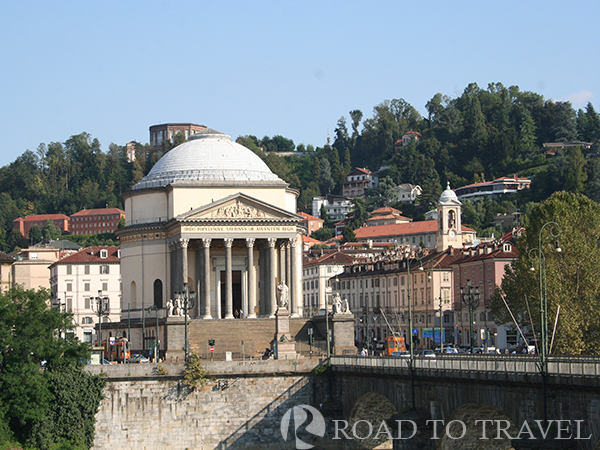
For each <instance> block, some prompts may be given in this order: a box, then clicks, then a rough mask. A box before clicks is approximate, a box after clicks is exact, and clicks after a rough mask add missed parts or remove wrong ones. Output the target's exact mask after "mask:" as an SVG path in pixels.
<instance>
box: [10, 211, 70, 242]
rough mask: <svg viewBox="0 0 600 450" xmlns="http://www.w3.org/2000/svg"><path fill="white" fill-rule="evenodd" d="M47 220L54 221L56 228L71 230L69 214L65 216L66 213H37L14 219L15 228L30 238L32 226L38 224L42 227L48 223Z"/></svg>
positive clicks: (65, 230)
mask: <svg viewBox="0 0 600 450" xmlns="http://www.w3.org/2000/svg"><path fill="white" fill-rule="evenodd" d="M46 220H50V221H52V222H54V225H56V228H58V229H59V230H60V231H61V232H62V233H68V232H69V216H65V215H64V214H36V215H31V216H25V217H24V218H23V217H19V218H17V219H15V220H13V229H15V230H19V231H20V232H21V234H22V235H23V236H25V237H27V238H28V237H29V230H31V227H33V226H34V225H37V226H38V227H40V229H41V228H42V227H43V226H44V224H45V223H46Z"/></svg>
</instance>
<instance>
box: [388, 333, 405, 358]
mask: <svg viewBox="0 0 600 450" xmlns="http://www.w3.org/2000/svg"><path fill="white" fill-rule="evenodd" d="M395 351H406V345H404V338H403V337H400V336H390V337H386V338H385V346H384V350H383V352H384V353H383V354H384V355H385V356H391V355H392V352H395Z"/></svg>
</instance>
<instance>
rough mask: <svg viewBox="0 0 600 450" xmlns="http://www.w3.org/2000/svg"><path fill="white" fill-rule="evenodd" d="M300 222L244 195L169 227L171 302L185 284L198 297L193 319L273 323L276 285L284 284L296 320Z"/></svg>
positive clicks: (183, 217)
mask: <svg viewBox="0 0 600 450" xmlns="http://www.w3.org/2000/svg"><path fill="white" fill-rule="evenodd" d="M240 211H243V213H242V216H241V217H240V215H239V214H237V213H238V212H240ZM299 220H300V218H299V216H297V215H296V214H290V213H289V212H287V211H285V210H281V209H279V208H275V207H273V206H272V205H267V204H265V203H263V202H260V201H259V200H257V199H253V198H251V197H249V196H247V195H244V194H241V193H240V194H236V195H233V196H230V197H227V198H225V199H223V200H221V201H219V202H216V203H213V204H211V205H208V206H204V207H200V208H198V209H196V210H192V211H190V212H189V213H185V214H182V215H180V216H178V217H176V218H175V219H174V220H173V221H171V222H170V223H169V224H167V227H166V228H167V235H169V236H172V237H171V238H170V239H169V252H170V260H171V265H170V267H171V270H170V279H171V286H170V293H169V295H170V297H172V296H173V293H174V292H176V291H180V290H182V289H183V283H184V282H185V281H187V282H188V285H189V286H194V290H196V291H197V292H198V294H199V295H198V298H199V302H198V304H197V306H196V307H195V308H194V309H193V310H192V311H191V313H190V317H192V318H202V319H217V318H219V319H233V318H236V317H244V318H246V317H247V318H250V319H251V318H256V317H275V311H276V310H277V293H276V288H277V284H279V283H284V284H285V285H286V286H288V288H289V289H290V299H291V305H290V312H291V314H292V316H298V315H299V308H301V305H300V304H299V302H298V301H297V300H298V299H299V298H300V296H301V292H300V289H301V279H300V278H301V276H300V272H299V263H300V262H301V248H300V239H299V238H298V236H299V235H298V233H299V228H298V223H299ZM236 312H237V313H239V314H236Z"/></svg>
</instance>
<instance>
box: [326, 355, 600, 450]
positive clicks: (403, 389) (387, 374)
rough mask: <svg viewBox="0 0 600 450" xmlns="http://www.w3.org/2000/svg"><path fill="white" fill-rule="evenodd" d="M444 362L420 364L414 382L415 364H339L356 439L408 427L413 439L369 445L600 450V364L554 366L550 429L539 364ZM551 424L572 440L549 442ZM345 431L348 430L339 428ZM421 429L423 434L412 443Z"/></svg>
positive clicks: (337, 389) (342, 396)
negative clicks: (375, 426)
mask: <svg viewBox="0 0 600 450" xmlns="http://www.w3.org/2000/svg"><path fill="white" fill-rule="evenodd" d="M443 356H444V357H441V358H440V357H438V358H415V362H414V369H413V371H412V377H411V370H410V367H409V366H410V364H409V359H407V358H381V357H380V358H377V357H373V358H364V357H362V358H361V357H344V356H335V357H332V359H331V365H332V371H333V376H332V392H333V397H334V398H336V399H339V401H340V402H341V406H342V415H343V417H344V418H345V420H347V421H348V426H347V427H346V430H347V432H348V434H349V435H351V433H350V431H353V430H354V431H357V430H358V431H357V432H356V434H357V435H360V436H362V437H364V436H367V435H372V434H375V432H373V433H369V429H368V426H369V425H368V424H367V422H369V423H381V421H382V420H383V419H388V420H389V419H392V420H391V421H390V422H389V424H390V426H391V425H395V426H396V428H397V425H398V423H400V424H402V425H403V434H404V436H405V437H411V439H404V440H403V439H399V438H398V436H397V435H394V436H393V437H394V439H392V440H389V439H388V442H387V444H386V443H383V440H384V439H383V438H385V437H389V436H386V433H384V432H383V431H385V429H382V430H381V431H382V433H380V436H379V437H380V439H379V440H378V441H377V440H370V442H367V441H369V440H368V439H365V442H363V445H364V444H369V446H371V448H373V447H374V446H377V445H380V447H381V448H403V449H409V448H412V449H454V448H456V449H466V448H473V449H486V448H494V449H500V448H506V449H510V448H516V449H520V448H527V449H531V448H539V449H546V448H576V449H586V450H588V449H598V448H600V444H598V443H597V442H598V440H599V439H600V414H599V413H600V361H598V360H597V359H591V358H559V357H551V358H549V365H548V374H547V375H546V379H545V382H546V414H547V419H548V422H544V421H543V419H544V396H543V389H542V385H543V383H542V382H543V381H544V380H543V379H542V375H541V373H540V370H539V359H538V358H536V357H535V356H531V357H529V356H524V355H519V356H509V355H506V356H505V355H464V356H463V355H456V356H455V355H447V356H446V355H443ZM413 398H414V407H415V409H416V412H415V411H414V410H413V408H412V407H413ZM398 420H404V422H397V421H398ZM409 420H412V422H409ZM476 420H477V421H479V422H477V423H475V421H476ZM482 420H486V421H488V422H485V423H484V422H481V421H482ZM536 420H537V422H536ZM433 421H437V422H433ZM558 421H562V422H558ZM413 423H415V424H417V425H416V427H415V426H414V425H413ZM448 424H450V427H447V425H448ZM463 424H464V425H463ZM548 424H550V431H549V436H550V435H554V437H555V438H556V437H561V438H564V439H560V440H558V441H557V440H554V441H553V442H547V441H544V442H542V441H541V439H542V437H541V435H540V433H541V432H546V430H548ZM343 425H345V423H340V425H339V428H341V427H342V426H343ZM484 426H485V428H484ZM353 427H355V428H354V429H353ZM361 427H362V431H361ZM365 427H367V429H365ZM413 428H416V430H415V431H416V433H415V435H414V436H411V435H412V434H413ZM503 430H505V431H503ZM359 431H361V432H362V435H361V434H360V432H359ZM395 431H397V430H395ZM519 432H520V433H519ZM463 434H464V435H463ZM519 434H521V435H520V437H521V438H522V439H526V440H520V441H519V440H517V441H513V442H512V443H511V439H509V437H513V438H516V437H519ZM351 436H352V435H351ZM458 437H460V439H456V438H458ZM532 437H533V438H534V439H531V438H532ZM486 438H487V439H486ZM390 441H391V442H390ZM555 446H556V447H555ZM365 448H366V447H365Z"/></svg>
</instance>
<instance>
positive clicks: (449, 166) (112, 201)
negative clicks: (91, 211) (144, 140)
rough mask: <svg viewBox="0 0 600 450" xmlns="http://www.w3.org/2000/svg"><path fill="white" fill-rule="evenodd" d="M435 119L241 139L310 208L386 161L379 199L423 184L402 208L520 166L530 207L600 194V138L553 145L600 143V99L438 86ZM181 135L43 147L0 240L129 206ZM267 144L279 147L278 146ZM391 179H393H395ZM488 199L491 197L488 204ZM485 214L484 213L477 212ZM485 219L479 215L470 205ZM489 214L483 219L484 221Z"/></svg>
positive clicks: (7, 208) (77, 140)
mask: <svg viewBox="0 0 600 450" xmlns="http://www.w3.org/2000/svg"><path fill="white" fill-rule="evenodd" d="M425 109H426V111H427V117H422V116H421V114H419V112H418V111H417V110H416V109H415V108H414V107H413V106H411V105H410V104H408V103H407V102H406V101H404V100H402V99H393V100H386V101H384V102H382V103H381V104H379V105H377V106H375V107H374V108H373V115H372V117H370V118H364V115H363V112H362V111H359V110H353V111H350V112H349V113H348V117H346V116H342V117H341V118H340V119H339V120H338V122H337V126H336V128H335V132H334V136H333V139H332V142H328V143H327V144H326V145H323V146H322V147H314V146H313V145H304V144H300V145H298V146H296V145H295V144H294V142H293V141H292V140H291V139H287V138H284V137H282V136H273V137H272V138H269V137H268V136H265V137H263V138H262V139H259V138H257V137H255V136H240V137H238V138H237V142H239V143H240V144H243V145H245V146H247V147H248V148H250V149H252V150H253V151H255V152H256V153H257V154H259V155H260V156H261V158H263V159H264V160H265V161H266V163H267V164H268V165H269V167H270V168H271V169H272V170H273V171H274V172H275V173H277V174H278V175H279V176H280V177H281V178H283V179H284V180H286V181H287V182H288V183H290V185H291V186H292V187H294V188H296V189H298V190H299V191H300V197H299V199H298V208H299V210H303V211H307V212H311V200H312V198H313V197H314V196H318V195H324V194H327V193H335V194H341V187H342V184H343V182H344V180H345V176H346V174H347V173H349V172H350V171H351V170H352V169H353V168H354V167H366V168H369V169H371V170H378V169H379V168H381V167H382V166H389V167H388V169H387V170H386V171H384V172H383V173H382V174H381V175H382V178H381V179H382V180H385V181H383V183H382V186H381V187H380V189H379V190H378V192H373V193H372V194H373V196H372V198H373V199H375V200H374V201H373V204H372V207H375V206H380V205H381V204H386V203H390V202H391V201H392V200H391V197H390V192H392V191H393V186H394V185H396V184H400V183H411V184H419V185H421V187H422V188H423V196H422V197H421V199H420V205H421V206H420V210H419V211H414V210H413V208H412V207H407V206H404V207H400V209H403V210H405V212H407V213H408V214H413V215H418V214H420V213H422V211H423V210H427V209H429V208H430V207H431V206H432V205H433V204H435V202H436V201H437V199H438V198H439V195H440V193H441V191H442V187H445V185H446V182H449V183H450V185H451V186H452V187H453V188H456V187H460V186H463V185H466V184H470V183H473V182H478V181H483V180H488V181H490V180H493V179H495V178H497V177H500V176H506V175H512V174H515V173H516V174H518V175H519V176H525V177H529V178H531V179H532V186H531V189H530V191H529V192H528V196H527V197H526V198H521V199H519V208H520V209H521V210H524V211H525V212H527V205H526V204H525V203H526V202H531V201H541V200H544V199H545V198H547V197H548V196H549V195H550V194H552V193H553V192H555V191H558V190H567V191H571V192H576V193H585V194H586V195H587V196H588V197H589V198H591V199H592V200H594V201H599V200H600V176H599V173H600V171H599V167H600V160H599V159H598V158H597V157H596V153H595V146H594V147H592V148H591V149H589V150H588V149H585V148H584V147H576V148H572V149H568V150H564V151H561V150H559V151H557V152H556V154H555V155H552V156H551V155H548V154H547V152H546V150H547V149H545V148H544V147H543V144H544V143H547V142H576V141H582V142H590V143H593V144H597V143H598V142H599V141H600V117H599V115H598V113H596V111H595V109H594V107H593V105H592V104H591V103H588V105H587V107H586V108H585V109H584V110H582V109H580V110H578V111H575V110H574V109H573V107H572V105H571V104H570V103H569V102H554V101H551V100H545V99H544V98H543V97H542V96H541V95H539V94H536V93H533V92H521V91H520V90H519V88H518V87H516V86H511V87H509V88H506V87H504V86H503V85H502V84H501V83H492V84H489V85H488V87H487V89H482V88H480V87H479V86H477V84H470V85H469V86H467V87H466V88H465V90H464V92H463V93H462V95H461V96H460V97H456V98H451V97H449V96H446V95H443V94H439V93H438V94H436V95H434V96H433V98H432V99H431V100H429V101H428V102H427V104H426V105H425ZM407 131H416V132H419V133H421V135H422V138H421V139H420V140H419V142H418V143H417V142H416V141H413V142H412V143H411V144H410V145H408V146H406V147H402V148H397V147H395V145H394V144H395V143H396V142H397V141H398V140H399V139H401V138H402V136H403V134H404V133H405V132H407ZM183 140H185V138H184V137H183V136H181V135H178V136H176V137H175V142H169V143H167V144H166V146H165V147H163V148H162V149H160V150H155V149H153V148H151V147H150V146H149V145H148V144H145V145H141V144H138V145H137V150H136V160H135V161H134V162H131V163H130V162H128V161H127V158H126V153H125V147H124V146H118V145H115V144H110V145H109V147H108V151H107V152H104V151H102V149H101V145H100V142H99V141H98V140H97V139H94V138H92V136H90V135H89V134H88V133H81V134H78V135H74V136H71V137H70V138H69V139H67V140H66V141H65V142H63V143H58V142H51V143H49V144H47V145H46V144H40V146H39V147H38V148H37V150H36V151H35V152H33V151H30V150H27V151H25V152H24V153H23V154H22V155H21V156H19V157H18V158H17V159H16V160H15V161H14V162H12V163H10V164H9V165H6V166H4V167H2V168H0V247H1V248H2V249H3V250H4V251H11V250H12V249H13V248H14V246H15V245H16V244H17V243H18V239H19V236H18V233H14V232H12V231H11V230H12V221H13V220H14V219H15V218H17V217H19V216H25V215H27V214H44V213H63V214H67V215H70V214H73V213H74V212H76V211H78V210H80V209H83V208H84V207H85V208H97V207H104V206H106V205H108V206H109V207H119V208H122V207H123V200H122V198H121V194H123V193H124V192H126V191H127V190H129V189H130V188H131V186H133V184H135V183H136V182H137V181H139V180H140V179H141V178H142V176H144V175H145V174H147V173H148V171H149V170H150V169H151V168H152V166H153V165H154V163H156V161H158V159H160V157H161V156H162V155H163V154H164V152H166V151H169V150H170V149H171V148H173V147H174V146H175V145H178V144H179V143H181V142H183ZM293 150H295V151H303V152H304V151H309V152H315V155H314V157H310V156H307V157H295V156H291V157H285V158H284V157H280V156H278V155H277V152H280V151H293ZM266 152H269V154H268V155H267V154H266ZM386 176H387V178H386ZM514 200H515V198H510V199H508V203H507V202H504V204H501V203H499V202H495V203H494V204H492V203H490V202H488V203H489V205H488V206H486V207H482V206H477V205H465V208H464V209H465V212H466V217H463V223H466V224H471V225H473V226H475V227H476V228H484V227H485V226H487V223H486V221H487V220H488V219H489V217H490V216H491V215H492V214H493V213H494V211H496V210H498V209H502V210H506V211H508V212H510V210H511V209H514V208H515V201H514ZM483 203H485V202H482V204H483ZM478 209H479V210H481V211H479V213H477V214H478V215H479V216H477V217H475V216H476V215H477V214H475V212H477V210H478ZM470 210H472V211H473V214H475V215H473V214H472V215H473V217H472V218H470V217H469V214H470V213H469V211H470ZM476 222H480V223H476Z"/></svg>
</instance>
